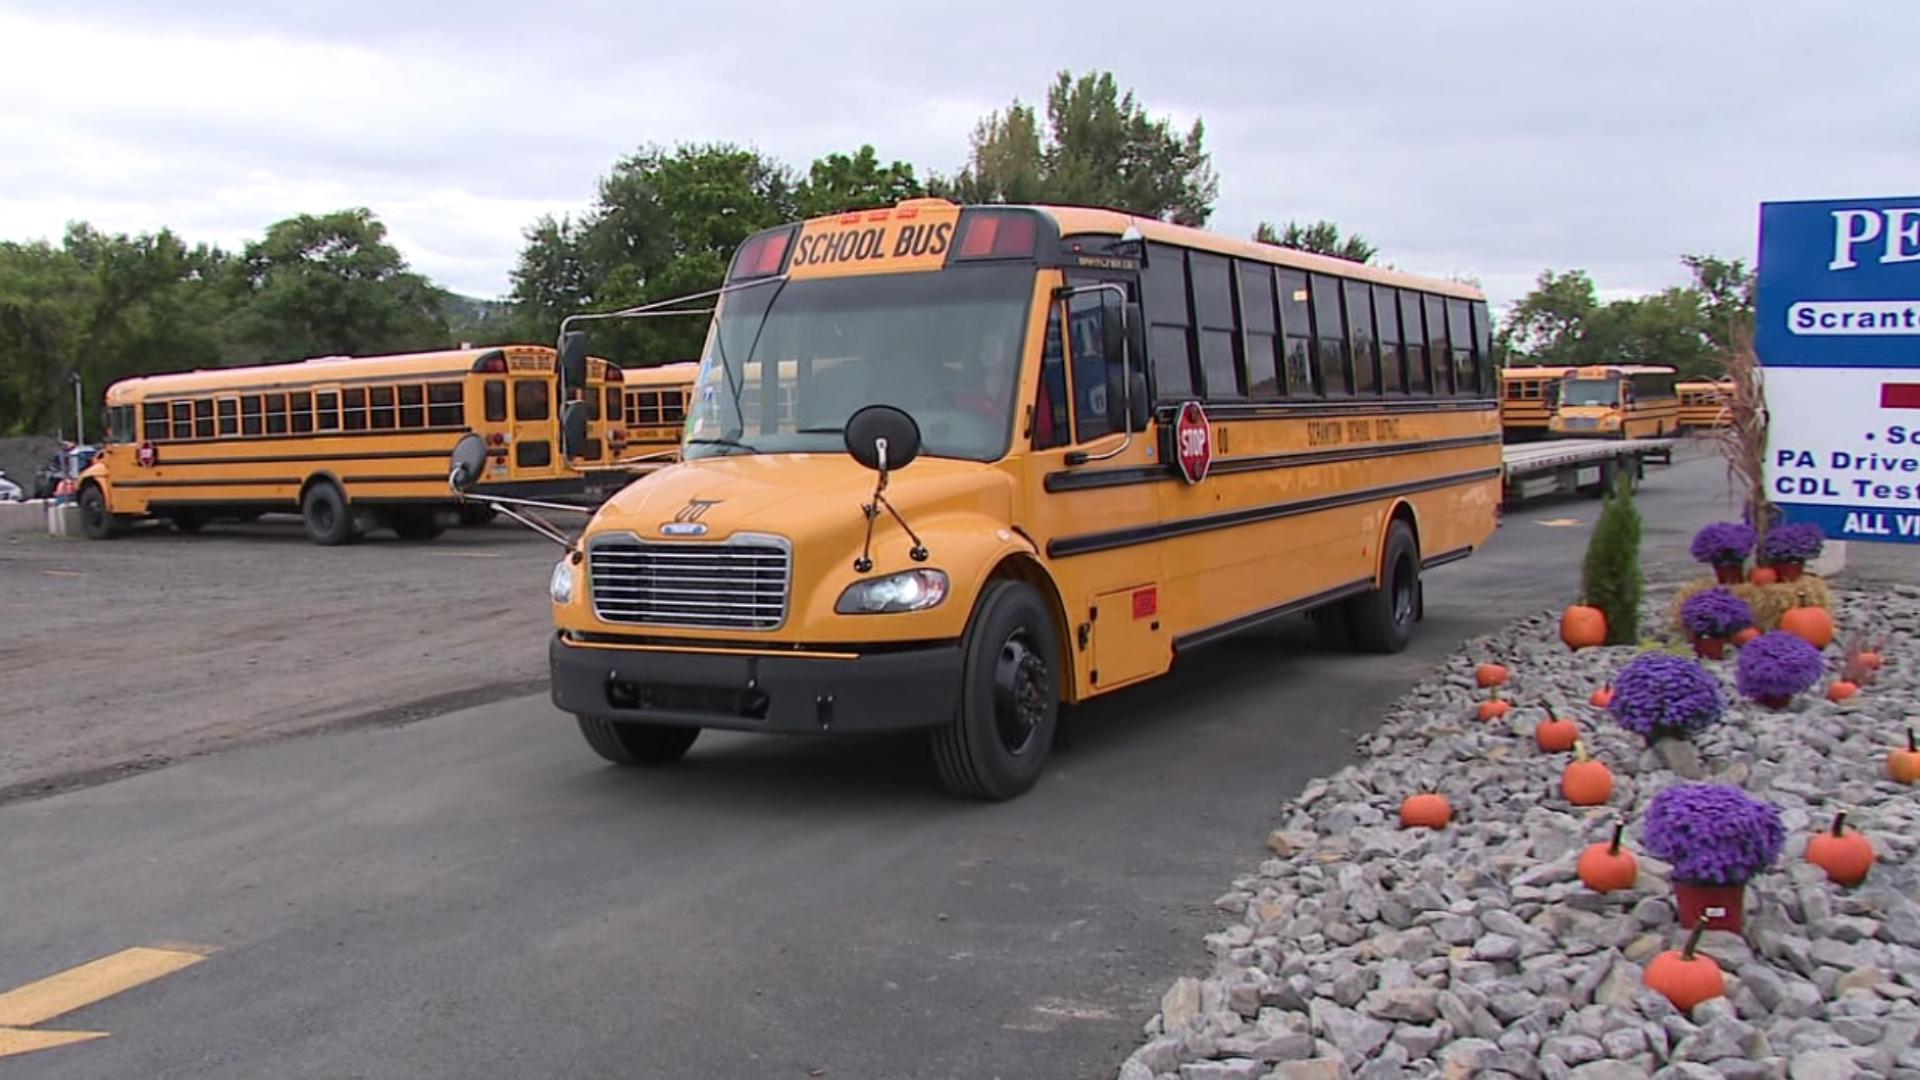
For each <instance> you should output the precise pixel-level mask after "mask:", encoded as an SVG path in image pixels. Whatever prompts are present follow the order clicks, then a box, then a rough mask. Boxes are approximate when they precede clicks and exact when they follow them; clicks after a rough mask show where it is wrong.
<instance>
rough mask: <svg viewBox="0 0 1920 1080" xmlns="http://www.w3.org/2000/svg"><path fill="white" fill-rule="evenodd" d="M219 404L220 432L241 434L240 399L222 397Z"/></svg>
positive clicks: (223, 433)
mask: <svg viewBox="0 0 1920 1080" xmlns="http://www.w3.org/2000/svg"><path fill="white" fill-rule="evenodd" d="M219 406H220V434H221V435H238V434H240V399H239V398H230V397H229V398H221V399H220V401H219Z"/></svg>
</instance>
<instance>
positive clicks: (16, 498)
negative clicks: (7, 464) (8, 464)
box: [0, 472, 27, 502]
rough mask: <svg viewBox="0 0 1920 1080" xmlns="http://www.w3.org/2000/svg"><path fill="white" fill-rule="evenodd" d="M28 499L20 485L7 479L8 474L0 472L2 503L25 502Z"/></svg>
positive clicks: (0, 496) (0, 497)
mask: <svg viewBox="0 0 1920 1080" xmlns="http://www.w3.org/2000/svg"><path fill="white" fill-rule="evenodd" d="M26 499H27V493H26V492H24V491H21V490H20V485H19V484H16V483H14V482H13V481H11V480H9V479H7V474H6V473H4V472H0V502H25V501H26Z"/></svg>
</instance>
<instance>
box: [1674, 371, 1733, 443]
mask: <svg viewBox="0 0 1920 1080" xmlns="http://www.w3.org/2000/svg"><path fill="white" fill-rule="evenodd" d="M1732 386H1733V384H1732V383H1731V382H1729V381H1726V380H1722V381H1720V382H1683V383H1680V384H1679V386H1678V391H1679V394H1680V429H1681V430H1682V431H1712V430H1713V429H1714V428H1721V427H1726V426H1727V424H1728V423H1729V422H1730V420H1731V418H1732V417H1731V414H1730V413H1728V411H1727V391H1728V390H1730V389H1731V388H1732Z"/></svg>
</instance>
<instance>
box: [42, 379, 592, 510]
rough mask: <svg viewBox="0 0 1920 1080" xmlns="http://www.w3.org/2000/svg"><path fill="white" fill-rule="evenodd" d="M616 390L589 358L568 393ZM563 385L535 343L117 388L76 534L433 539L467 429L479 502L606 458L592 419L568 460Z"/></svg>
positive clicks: (84, 481)
mask: <svg viewBox="0 0 1920 1080" xmlns="http://www.w3.org/2000/svg"><path fill="white" fill-rule="evenodd" d="M618 379H619V369H618V368H616V367H613V366H612V365H610V364H607V363H605V362H604V361H600V360H597V359H596V360H593V361H592V362H591V363H590V364H589V367H588V376H587V385H586V386H585V387H580V388H574V389H573V390H572V392H571V396H575V397H578V396H581V395H583V394H593V395H604V394H605V393H608V392H610V393H611V394H612V396H613V398H614V400H618V398H619V389H618ZM610 380H611V383H610ZM609 385H611V386H612V389H611V391H608V390H607V389H606V388H607V387H608V386H609ZM559 386H560V381H559V378H558V373H557V372H556V370H555V354H554V350H553V349H551V348H545V347H542V346H535V345H509V346H502V347H498V348H481V349H460V350H453V351H448V352H431V353H412V354H406V355H399V356H375V357H327V358H321V359H314V360H307V361H303V362H298V363H290V364H267V365H261V366H255V367H235V368H217V369H212V370H205V371H189V372H181V373H179V374H172V375H149V376H143V377H140V378H133V379H124V380H122V381H120V382H117V383H114V384H113V385H112V386H110V387H108V388H107V393H106V407H107V432H108V440H107V445H106V446H105V447H104V448H103V449H102V451H101V453H100V455H99V457H98V458H96V459H95V461H94V463H93V465H92V466H91V467H89V468H88V469H87V470H86V472H85V473H84V474H82V476H81V479H80V484H79V491H78V498H79V502H80V516H81V522H82V526H83V528H84V530H85V531H86V533H87V535H88V536H92V537H95V538H105V537H108V536H111V535H113V534H114V533H115V532H116V531H118V529H119V528H120V527H122V526H124V525H127V524H129V523H131V522H133V521H135V520H138V519H140V518H149V517H151V518H161V519H164V520H166V521H169V522H171V523H172V524H173V526H174V527H175V528H177V529H179V530H180V531H181V532H196V531H198V530H199V528H200V527H201V526H202V525H204V524H206V523H207V522H209V521H214V520H219V519H246V518H251V517H255V516H258V515H260V514H262V513H269V512H274V511H283V512H292V513H298V514H300V515H301V516H302V517H303V518H304V519H305V522H306V526H307V532H308V534H309V536H311V537H312V539H313V540H314V541H315V542H317V543H321V544H338V543H343V542H345V541H347V540H350V539H352V538H353V537H354V536H356V535H358V534H359V533H360V532H362V531H364V530H365V529H367V528H370V527H385V528H389V529H392V530H393V531H394V532H395V533H397V534H399V535H400V536H402V537H404V538H408V539H427V538H431V537H433V536H435V535H437V534H438V533H439V532H440V529H441V526H442V524H443V520H442V512H443V511H448V510H452V509H454V508H455V506H456V502H455V499H454V497H453V495H452V493H451V492H450V491H449V490H448V488H447V470H446V466H445V461H446V457H447V454H448V451H449V449H450V448H451V447H452V446H453V444H454V442H455V441H456V440H458V439H459V438H460V436H461V435H463V434H465V433H467V432H473V433H475V434H477V435H479V436H480V437H481V438H482V439H483V440H484V441H485V443H486V444H487V446H488V450H489V455H488V465H487V468H486V469H485V475H484V476H483V477H482V478H481V485H482V490H491V491H502V492H504V491H513V490H520V491H541V492H544V491H552V490H556V489H560V488H564V487H566V486H568V485H569V484H570V482H572V481H574V480H576V479H577V478H578V473H577V472H576V471H575V465H576V464H581V465H584V464H593V463H596V462H598V461H600V460H602V459H603V458H604V457H605V456H606V449H605V447H606V445H607V443H608V440H607V433H606V426H605V423H604V422H603V421H599V420H596V421H595V422H594V423H591V424H589V425H588V429H587V430H588V435H589V437H588V439H587V440H586V441H585V442H584V444H583V446H582V448H581V454H580V456H579V457H578V459H577V460H576V461H575V462H573V463H570V462H569V461H568V459H567V457H566V456H565V454H564V453H563V452H562V448H561V422H560V411H561V410H560V403H561V400H562V399H561V395H560V394H559V393H558V390H559Z"/></svg>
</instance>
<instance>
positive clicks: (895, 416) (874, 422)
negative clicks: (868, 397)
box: [845, 405, 920, 476]
mask: <svg viewBox="0 0 1920 1080" xmlns="http://www.w3.org/2000/svg"><path fill="white" fill-rule="evenodd" d="M845 439H846V442H847V453H848V454H850V455H852V457H853V460H855V461H857V462H859V463H860V464H862V465H865V466H866V467H867V468H869V469H872V470H873V471H875V472H877V473H880V474H881V475H882V476H885V475H886V474H887V473H889V472H891V471H893V470H894V469H904V468H906V467H907V466H908V465H909V464H911V463H912V461H913V459H914V458H917V457H919V456H920V425H919V424H918V423H916V422H915V421H914V419H913V416H912V415H911V414H909V413H907V412H906V411H905V410H902V409H896V408H894V407H893V406H891V405H868V406H867V407H865V408H863V409H861V410H859V411H858V412H855V413H854V414H853V415H852V416H849V417H848V418H847V427H846V435H845Z"/></svg>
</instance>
